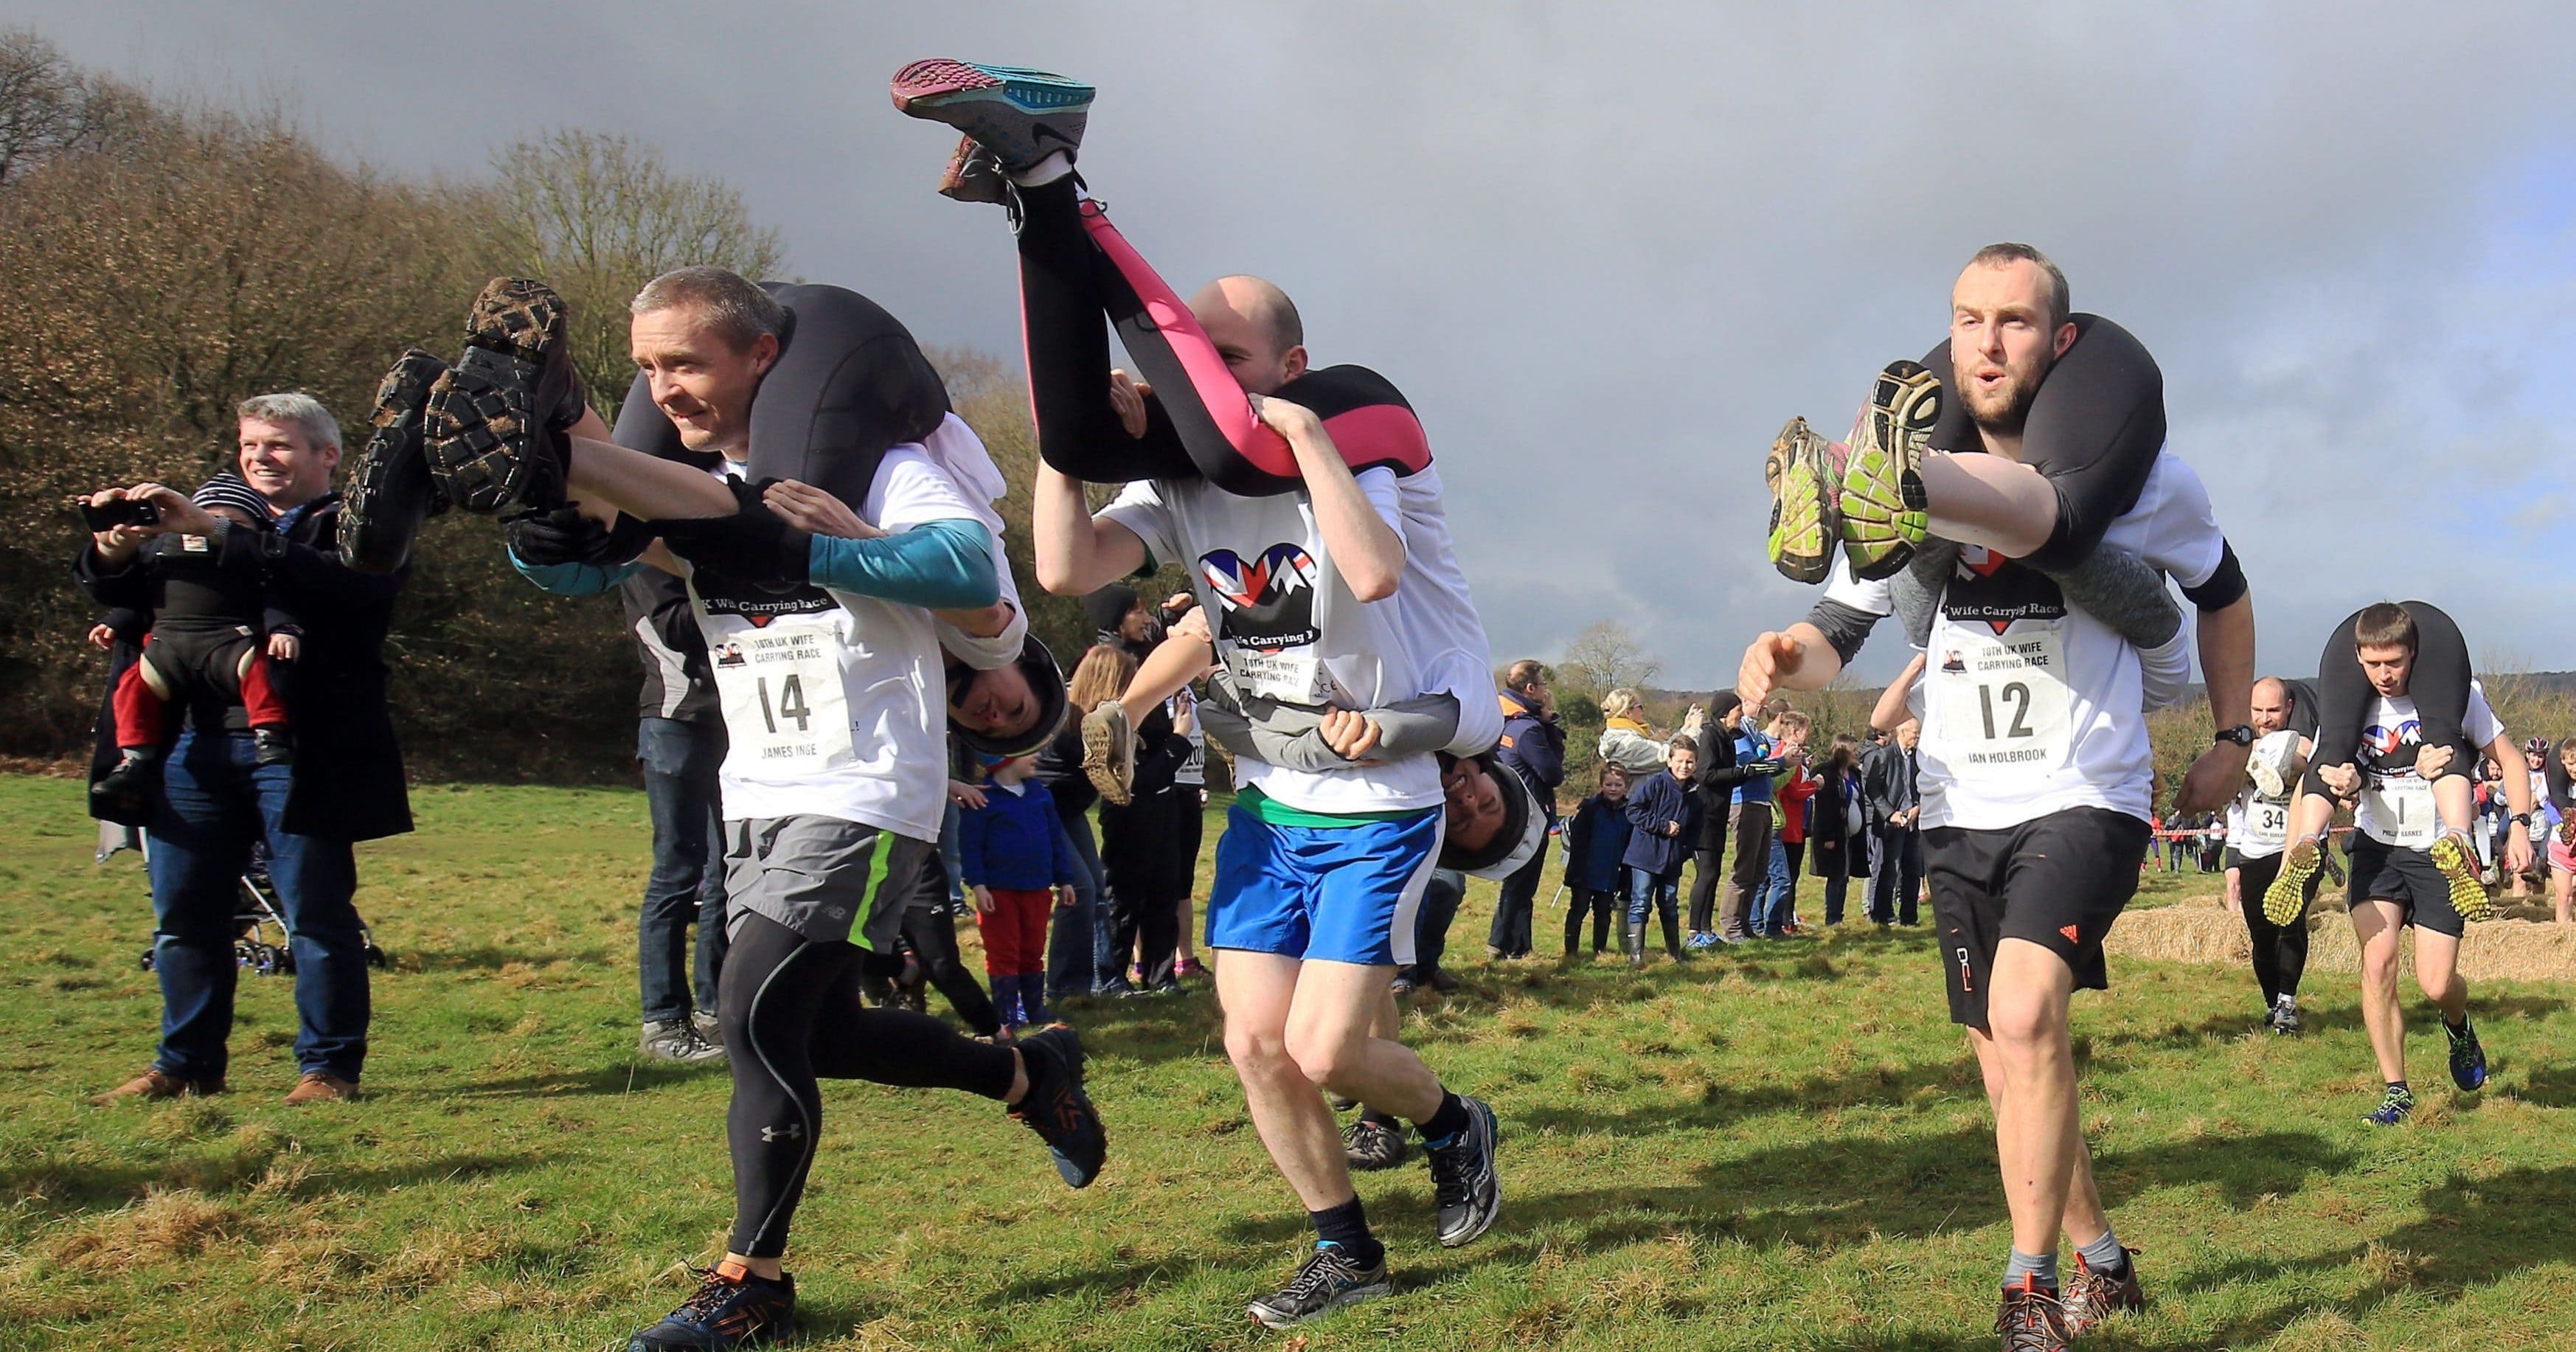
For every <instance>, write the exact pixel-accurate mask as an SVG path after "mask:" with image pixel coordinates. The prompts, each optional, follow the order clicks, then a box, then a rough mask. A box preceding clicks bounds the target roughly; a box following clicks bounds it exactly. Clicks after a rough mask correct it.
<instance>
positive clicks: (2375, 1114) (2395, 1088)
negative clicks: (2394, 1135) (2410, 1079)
mask: <svg viewBox="0 0 2576 1352" xmlns="http://www.w3.org/2000/svg"><path fill="white" fill-rule="evenodd" d="M2414 1111H2415V1091H2414V1090H2412V1089H2409V1088H2407V1087H2406V1086H2404V1085H2402V1084H2392V1085H2390V1086H2388V1092H2387V1093H2386V1094H2385V1095H2383V1096H2381V1098H2380V1100H2379V1106H2378V1107H2377V1108H2374V1109H2372V1110H2371V1113H2370V1116H2368V1117H2365V1118H2363V1119H2362V1120H2363V1121H2365V1122H2368V1123H2369V1124H2371V1125H2372V1126H2374V1127H2393V1126H2397V1125H2399V1124H2400V1123H2403V1122H2404V1121H2405V1120H2406V1119H2407V1117H2408V1116H2409V1115H2410V1114H2412V1113H2413V1112H2414Z"/></svg>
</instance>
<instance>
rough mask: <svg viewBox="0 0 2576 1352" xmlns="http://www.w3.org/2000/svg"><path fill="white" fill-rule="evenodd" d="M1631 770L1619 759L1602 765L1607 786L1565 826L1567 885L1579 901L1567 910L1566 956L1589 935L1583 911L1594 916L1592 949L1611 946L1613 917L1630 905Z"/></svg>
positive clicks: (1597, 951)
mask: <svg viewBox="0 0 2576 1352" xmlns="http://www.w3.org/2000/svg"><path fill="white" fill-rule="evenodd" d="M1630 829H1631V828H1630V827H1629V825H1628V772H1627V771H1625V770H1622V769H1620V768H1619V767H1618V766H1617V765H1605V766H1603V767H1602V768H1601V791H1600V792H1598V793H1596V794H1594V795H1592V796H1591V797H1589V798H1586V799H1584V800H1583V805H1582V806H1581V807H1578V808H1576V809H1575V810H1574V817H1573V819H1572V820H1571V821H1570V822H1568V823H1567V825H1566V828H1565V885H1566V889H1567V890H1568V891H1570V892H1572V893H1573V894H1574V904H1573V905H1572V906H1571V907H1569V908H1567V910H1566V912H1565V956H1566V957H1567V958H1569V959H1571V958H1573V957H1575V956H1576V955H1577V952H1578V949H1579V945H1580V944H1581V943H1582V939H1583V917H1585V916H1586V915H1589V916H1591V917H1592V953H1593V956H1595V957H1598V956H1600V954H1601V950H1602V949H1604V948H1607V947H1609V946H1610V917H1611V915H1612V914H1613V913H1614V912H1616V911H1620V910H1625V909H1626V907H1624V906H1622V905H1621V904H1620V902H1621V900H1622V899H1623V898H1625V897H1626V896H1627V894H1628V881H1627V867H1628V866H1627V865H1626V864H1624V863H1621V862H1620V860H1621V859H1622V858H1623V857H1624V856H1626V854H1627V853H1628V835H1629V832H1630Z"/></svg>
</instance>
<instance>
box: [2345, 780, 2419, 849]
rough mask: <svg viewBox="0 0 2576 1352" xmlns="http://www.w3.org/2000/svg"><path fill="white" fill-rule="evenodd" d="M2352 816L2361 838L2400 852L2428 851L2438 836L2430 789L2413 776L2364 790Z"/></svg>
mask: <svg viewBox="0 0 2576 1352" xmlns="http://www.w3.org/2000/svg"><path fill="white" fill-rule="evenodd" d="M2353 815H2354V817H2355V819H2356V824H2358V825H2359V826H2360V827H2361V829H2362V833H2363V834H2364V835H2367V836H2370V837H2371V838H2373V839H2376V840H2383V841H2386V842H2387V843H2389V844H2391V845H2395V846H2397V847H2399V848H2400V849H2408V850H2428V849H2431V848H2432V847H2433V841H2434V838H2435V837H2437V836H2439V835H2440V834H2441V817H2440V814H2438V813H2437V812H2436V811H2435V810H2434V808H2433V786H2432V785H2431V784H2428V783H2426V782H2425V781H2424V780H2423V779H2421V778H2419V777H2418V776H2415V775H2404V776H2399V777H2394V778H2390V779H2384V780H2381V781H2380V782H2379V783H2377V784H2373V785H2370V786H2368V787H2366V788H2364V789H2363V790H2362V791H2361V803H2360V805H2359V807H2358V808H2357V809H2356V811H2355V812H2354V814H2353Z"/></svg>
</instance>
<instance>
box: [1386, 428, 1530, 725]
mask: <svg viewBox="0 0 2576 1352" xmlns="http://www.w3.org/2000/svg"><path fill="white" fill-rule="evenodd" d="M1440 492H1441V490H1440V472H1439V470H1438V469H1436V468H1434V467H1432V466H1429V465H1426V466H1424V467H1423V468H1422V469H1421V470H1419V471H1417V472H1416V473H1413V474H1408V475H1406V476H1404V477H1403V478H1400V479H1398V480H1396V495H1397V500H1398V502H1399V503H1400V505H1401V506H1402V508H1403V512H1404V527H1403V530H1404V576H1403V578H1402V579H1401V580H1400V581H1398V582H1397V583H1396V588H1395V608H1396V615H1397V620H1396V624H1397V627H1398V629H1399V630H1400V631H1401V632H1402V633H1403V635H1404V641H1405V644H1406V646H1407V647H1409V648H1410V649H1411V650H1412V652H1413V655H1414V661H1415V663H1416V665H1418V666H1419V667H1420V668H1421V670H1422V685H1423V688H1424V689H1425V690H1428V691H1432V692H1435V693H1440V694H1446V695H1449V696H1451V697H1453V698H1455V699H1456V700H1457V701H1458V733H1457V735H1456V736H1455V737H1452V738H1451V739H1450V740H1449V746H1448V748H1447V750H1448V751H1449V754H1451V755H1453V756H1473V755H1478V754H1481V753H1483V752H1486V751H1490V750H1492V749H1493V748H1494V745H1495V744H1496V743H1497V742H1500V741H1502V740H1503V705H1502V701H1501V700H1499V699H1497V698H1495V695H1496V694H1497V693H1498V692H1497V690H1496V687H1495V685H1494V650H1493V645H1492V644H1491V643H1490V642H1488V641H1487V640H1486V638H1485V624H1484V621H1483V620H1481V619H1479V618H1478V617H1477V615H1476V600H1475V598H1474V597H1473V596H1471V595H1469V594H1468V591H1467V574H1466V573H1465V572H1464V571H1463V570H1461V569H1460V568H1459V567H1458V548H1457V545H1456V544H1455V543H1454V542H1453V541H1452V540H1451V538H1450V535H1449V509H1448V507H1447V506H1446V505H1445V504H1444V503H1443V502H1442V501H1441V496H1440Z"/></svg>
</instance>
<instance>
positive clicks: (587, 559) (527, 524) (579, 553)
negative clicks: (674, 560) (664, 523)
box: [501, 507, 653, 568]
mask: <svg viewBox="0 0 2576 1352" xmlns="http://www.w3.org/2000/svg"><path fill="white" fill-rule="evenodd" d="M501 534H502V536H503V538H505V539H507V540H508V541H509V542H510V552H511V553H512V554H513V555H516V556H517V557H518V560H519V562H521V563H524V564H527V565H529V566H531V567H536V568H547V567H552V566H554V565H557V564H565V563H587V564H596V565H598V566H600V567H603V568H615V567H617V566H619V565H621V564H627V563H632V562H634V561H635V556H636V555H638V554H641V553H643V552H644V547H645V546H646V545H649V544H651V543H653V531H652V528H651V527H650V526H647V525H646V524H644V523H643V522H641V521H637V520H635V519H634V518H632V517H623V516H621V517H619V518H618V519H617V526H616V528H615V529H613V530H612V529H610V528H608V527H605V526H602V525H600V524H599V523H598V522H596V521H593V520H591V519H590V518H588V517H586V516H583V515H582V514H581V513H580V512H577V511H575V510H573V509H572V508H570V507H558V508H556V509H555V510H553V511H551V512H540V513H537V514H535V515H533V516H523V517H519V518H517V519H515V520H512V521H510V522H507V523H505V524H504V525H503V526H502V527H501Z"/></svg>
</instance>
